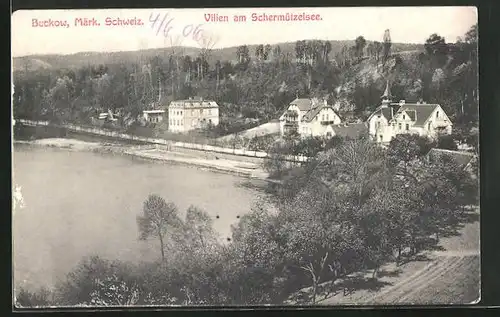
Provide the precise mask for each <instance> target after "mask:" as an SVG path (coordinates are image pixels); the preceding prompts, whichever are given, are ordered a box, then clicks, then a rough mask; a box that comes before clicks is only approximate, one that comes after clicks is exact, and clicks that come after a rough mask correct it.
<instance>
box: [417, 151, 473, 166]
mask: <svg viewBox="0 0 500 317" xmlns="http://www.w3.org/2000/svg"><path fill="white" fill-rule="evenodd" d="M427 156H428V157H429V159H431V161H440V160H442V159H443V158H445V157H446V158H451V159H452V160H454V161H455V162H457V163H458V165H459V166H461V167H462V168H466V167H467V165H469V163H470V162H471V161H472V160H473V159H474V157H475V155H474V154H473V153H469V152H463V151H452V150H445V149H437V148H432V149H431V150H430V151H429V153H428V154H427Z"/></svg>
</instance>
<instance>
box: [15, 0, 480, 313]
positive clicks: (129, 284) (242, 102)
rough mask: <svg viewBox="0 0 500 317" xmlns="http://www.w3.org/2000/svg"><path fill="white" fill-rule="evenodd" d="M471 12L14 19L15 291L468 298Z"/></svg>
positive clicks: (300, 299)
mask: <svg viewBox="0 0 500 317" xmlns="http://www.w3.org/2000/svg"><path fill="white" fill-rule="evenodd" d="M477 32H478V29H477V10H476V8H474V7H404V8H402V7H380V8H379V7H351V8H333V7H331V8H265V9H264V8H231V9H228V8H211V9H164V8H163V9H108V10H43V11H42V10H39V11H36V10H21V11H16V12H14V13H13V15H12V55H13V59H12V110H13V112H12V113H13V117H12V133H13V148H12V151H13V171H12V175H13V177H12V188H13V196H12V201H13V209H12V214H13V223H12V226H13V241H12V242H13V294H14V295H13V303H14V305H15V307H16V308H27V307H75V306H80V307H97V306H120V307H127V306H128V307H132V306H151V305H154V306H165V307H167V306H203V305H210V306H225V307H227V306H245V305H246V306H255V305H280V306H282V305H289V306H290V307H293V306H300V305H318V306H338V305H370V306H372V305H430V304H433V305H451V304H472V303H477V302H478V301H479V300H480V298H481V292H480V285H481V283H480V252H479V214H480V210H479V172H478V171H479V168H478V162H479V157H478V155H479V154H478V153H479V151H478V147H479V144H478V129H479V117H478V112H479V111H478V109H479V101H478V55H477V53H478V48H477V42H478V33H477Z"/></svg>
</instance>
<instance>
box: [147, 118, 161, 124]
mask: <svg viewBox="0 0 500 317" xmlns="http://www.w3.org/2000/svg"><path fill="white" fill-rule="evenodd" d="M148 121H149V122H152V123H158V122H160V121H161V120H160V117H149V118H148Z"/></svg>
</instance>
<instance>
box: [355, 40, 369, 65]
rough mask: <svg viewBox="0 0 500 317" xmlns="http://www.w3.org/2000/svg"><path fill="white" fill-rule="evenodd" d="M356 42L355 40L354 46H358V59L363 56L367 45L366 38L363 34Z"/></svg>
mask: <svg viewBox="0 0 500 317" xmlns="http://www.w3.org/2000/svg"><path fill="white" fill-rule="evenodd" d="M354 42H355V45H354V47H355V48H356V55H357V57H358V59H360V58H362V57H363V52H364V49H365V46H366V40H365V38H364V37H363V36H358V37H357V38H356V40H355V41H354Z"/></svg>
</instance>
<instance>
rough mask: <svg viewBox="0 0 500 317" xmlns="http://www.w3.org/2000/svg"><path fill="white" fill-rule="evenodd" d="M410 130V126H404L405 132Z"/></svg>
mask: <svg viewBox="0 0 500 317" xmlns="http://www.w3.org/2000/svg"><path fill="white" fill-rule="evenodd" d="M408 130H410V125H409V124H408V123H407V124H406V131H408Z"/></svg>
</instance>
